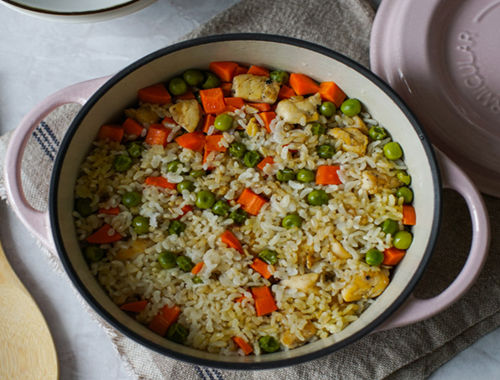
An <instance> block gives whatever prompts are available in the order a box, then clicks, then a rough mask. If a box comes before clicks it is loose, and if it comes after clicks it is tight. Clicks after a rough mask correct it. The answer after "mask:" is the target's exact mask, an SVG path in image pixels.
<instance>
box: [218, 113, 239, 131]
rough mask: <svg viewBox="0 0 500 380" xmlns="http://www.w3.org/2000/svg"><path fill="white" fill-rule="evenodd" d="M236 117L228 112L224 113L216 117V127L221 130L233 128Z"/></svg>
mask: <svg viewBox="0 0 500 380" xmlns="http://www.w3.org/2000/svg"><path fill="white" fill-rule="evenodd" d="M233 121H234V119H233V118H232V117H231V116H230V115H228V114H222V115H219V116H217V117H216V118H215V122H214V127H215V129H218V130H219V131H222V132H225V131H229V130H230V129H231V128H233Z"/></svg>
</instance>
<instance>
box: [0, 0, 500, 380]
mask: <svg viewBox="0 0 500 380" xmlns="http://www.w3.org/2000/svg"><path fill="white" fill-rule="evenodd" d="M373 16H374V12H373V10H372V9H371V8H370V7H369V6H368V5H367V4H366V3H364V2H363V1H362V0H337V1H334V0H330V1H328V0H316V1H299V0H288V1H286V2H284V1H265V0H252V1H248V0H244V1H242V2H241V3H238V4H237V5H235V6H233V7H232V8H230V9H228V10H227V11H225V12H223V13H221V14H220V15H218V16H216V17H215V18H214V19H213V20H211V21H209V22H208V23H207V24H205V25H202V26H201V27H200V28H198V29H197V30H195V31H194V32H192V33H191V34H190V35H188V36H187V37H186V38H192V37H197V36H202V35H209V34H218V33H227V32H260V33H273V34H281V35H287V36H291V37H297V38H301V39H304V40H308V41H311V42H316V43H318V44H321V45H324V46H327V47H330V48H333V49H335V50H337V51H339V52H342V53H344V54H346V55H348V56H350V57H351V58H353V59H355V60H357V61H358V62H360V63H362V64H364V65H366V66H368V47H369V32H370V28H371V24H372V19H373ZM78 109H79V106H75V105H68V106H64V107H61V108H59V109H58V110H57V111H55V112H54V113H52V114H51V115H50V116H49V117H48V118H47V119H46V120H45V121H44V122H43V123H41V124H40V125H39V126H38V127H37V129H36V131H35V133H34V134H33V137H32V138H31V140H30V142H29V144H28V147H27V151H26V155H25V163H24V165H23V170H24V171H23V179H24V187H25V191H26V193H27V196H28V198H29V199H30V200H31V202H32V204H33V205H34V206H35V207H36V208H38V209H42V210H43V209H45V208H46V205H47V201H46V195H47V189H48V181H49V177H50V171H51V166H52V162H53V158H54V156H55V154H56V152H57V148H58V145H59V142H60V141H61V139H62V137H63V135H64V132H65V130H66V128H67V127H68V125H69V123H70V120H71V119H72V118H73V117H74V115H75V114H76V113H77V112H78ZM7 140H8V136H3V137H2V138H0V195H1V196H4V195H5V188H4V185H3V178H2V177H1V176H2V175H3V161H4V156H5V150H6V144H7ZM29 168H36V172H32V171H29ZM444 201H445V202H444V211H443V212H444V214H443V226H442V229H441V233H440V240H439V242H438V246H437V249H436V251H435V254H434V257H433V261H432V262H431V265H430V267H429V269H428V271H427V272H426V275H425V277H424V279H423V280H422V281H421V283H420V284H419V286H418V288H417V290H416V295H417V296H419V297H422V298H424V297H430V296H433V295H436V294H438V293H439V292H440V291H441V290H443V289H445V288H446V286H447V285H448V284H449V283H450V282H451V281H452V280H453V279H454V277H455V276H456V274H457V273H458V272H459V271H460V268H461V266H462V265H463V262H464V261H465V258H466V256H467V251H468V248H469V245H470V239H471V237H470V236H471V223H470V220H469V215H468V211H467V207H466V206H465V202H464V201H463V199H462V198H460V196H458V195H457V194H456V193H454V192H451V191H445V192H444ZM485 201H486V204H487V207H488V209H489V212H490V214H491V222H492V225H491V229H492V231H498V230H499V229H500V199H494V198H491V197H487V196H485ZM45 253H46V254H47V255H48V258H49V259H50V260H51V261H52V262H53V263H54V267H55V269H56V270H57V271H60V272H62V269H61V267H60V262H59V259H58V257H57V256H55V255H52V254H50V253H49V252H45ZM499 254H500V237H499V236H498V235H497V234H494V235H493V241H492V245H491V252H490V257H489V259H488V262H487V263H486V266H485V269H484V271H483V273H482V275H481V277H480V279H479V281H478V282H477V283H476V285H474V287H473V288H472V289H471V290H470V291H469V292H468V294H467V295H466V296H465V297H464V298H463V299H462V300H460V301H459V302H457V303H456V304H455V305H453V306H452V307H451V308H449V309H448V310H446V311H444V312H443V313H441V314H439V315H437V316H435V317H433V318H431V319H429V320H427V321H424V322H421V323H417V324H414V325H412V326H407V327H402V328H398V329H395V330H391V331H385V332H381V333H376V334H372V335H370V336H368V337H365V338H364V339H362V340H360V341H358V342H356V343H354V344H352V345H351V346H349V347H347V348H345V349H343V350H342V351H339V352H336V353H334V354H332V355H330V356H328V357H324V358H321V359H318V360H316V361H314V362H310V363H307V364H303V365H298V366H295V367H291V368H286V369H277V370H273V371H263V372H231V371H220V370H213V369H208V368H202V367H198V366H192V365H188V364H184V363H181V362H178V361H174V360H171V359H168V358H165V357H163V356H161V355H158V354H156V353H153V352H151V351H149V350H147V349H145V348H143V347H142V346H140V345H138V344H136V343H135V342H133V341H131V340H129V339H128V338H125V337H124V336H122V335H121V334H120V333H118V332H116V331H115V330H114V329H112V328H111V327H110V326H109V325H108V324H107V323H105V322H104V321H103V320H102V319H100V318H99V317H98V316H97V315H96V314H95V313H94V312H93V311H91V310H90V309H88V311H89V313H90V314H91V315H92V317H93V318H95V319H96V320H97V321H98V323H100V324H101V326H102V327H103V328H104V329H105V330H106V332H107V333H108V334H109V336H110V338H111V339H112V341H113V343H114V345H115V347H116V349H117V352H118V354H119V356H120V357H121V359H122V360H123V362H124V363H125V365H126V367H127V368H128V370H129V371H130V372H131V374H133V375H134V376H135V378H137V379H144V380H160V379H162V380H164V379H193V380H194V379H197V380H215V379H217V380H233V379H234V380H236V379H243V380H245V379H247V380H251V379H255V380H257V379H258V380H262V379H268V378H269V379H271V378H272V379H282V380H299V379H300V380H307V379H311V380H312V379H314V380H316V379H319V380H323V379H325V380H326V379H339V380H340V379H342V380H350V379H353V380H354V379H356V380H358V379H409V378H411V379H424V378H425V377H427V376H428V375H429V374H430V373H431V372H432V371H433V370H435V369H436V368H437V367H439V366H440V365H441V364H443V363H445V362H446V361H448V360H449V359H450V358H452V357H453V356H454V355H456V354H457V353H458V352H460V351H461V350H463V349H464V348H465V347H467V346H469V345H470V344H471V343H472V342H474V341H476V340H477V339H478V338H479V337H481V336H483V335H485V334H487V333H488V332H490V331H492V330H493V329H495V328H496V327H498V326H500V282H499V280H498V276H496V275H497V273H499V272H500V260H499V259H498V255H499ZM68 286H69V285H68ZM82 302H84V301H82Z"/></svg>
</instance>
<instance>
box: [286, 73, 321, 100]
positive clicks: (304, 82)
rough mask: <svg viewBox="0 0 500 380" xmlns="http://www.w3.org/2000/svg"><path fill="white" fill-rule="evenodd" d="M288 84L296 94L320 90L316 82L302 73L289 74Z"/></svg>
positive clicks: (306, 93)
mask: <svg viewBox="0 0 500 380" xmlns="http://www.w3.org/2000/svg"><path fill="white" fill-rule="evenodd" d="M289 84H290V86H291V87H292V88H293V90H294V91H295V93H296V94H297V95H309V94H316V93H318V92H319V91H320V89H319V86H318V84H317V83H316V82H315V81H314V80H312V79H311V78H309V77H308V76H306V75H304V74H299V73H292V74H290V79H289Z"/></svg>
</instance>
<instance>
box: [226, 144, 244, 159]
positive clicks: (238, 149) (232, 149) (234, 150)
mask: <svg viewBox="0 0 500 380" xmlns="http://www.w3.org/2000/svg"><path fill="white" fill-rule="evenodd" d="M246 151H247V147H246V146H245V144H242V143H238V142H235V143H232V144H231V145H230V146H229V154H230V155H231V156H233V157H236V158H241V157H243V156H244V155H245V153H246Z"/></svg>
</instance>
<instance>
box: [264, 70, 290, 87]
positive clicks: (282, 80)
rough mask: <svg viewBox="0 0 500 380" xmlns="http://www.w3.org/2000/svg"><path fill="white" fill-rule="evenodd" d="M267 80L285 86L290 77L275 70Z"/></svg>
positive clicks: (284, 72)
mask: <svg viewBox="0 0 500 380" xmlns="http://www.w3.org/2000/svg"><path fill="white" fill-rule="evenodd" d="M269 78H271V79H272V80H274V81H275V82H278V83H279V84H286V83H287V82H288V79H289V78H290V76H289V75H288V73H287V72H286V71H281V70H275V71H271V72H270V73H269Z"/></svg>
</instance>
